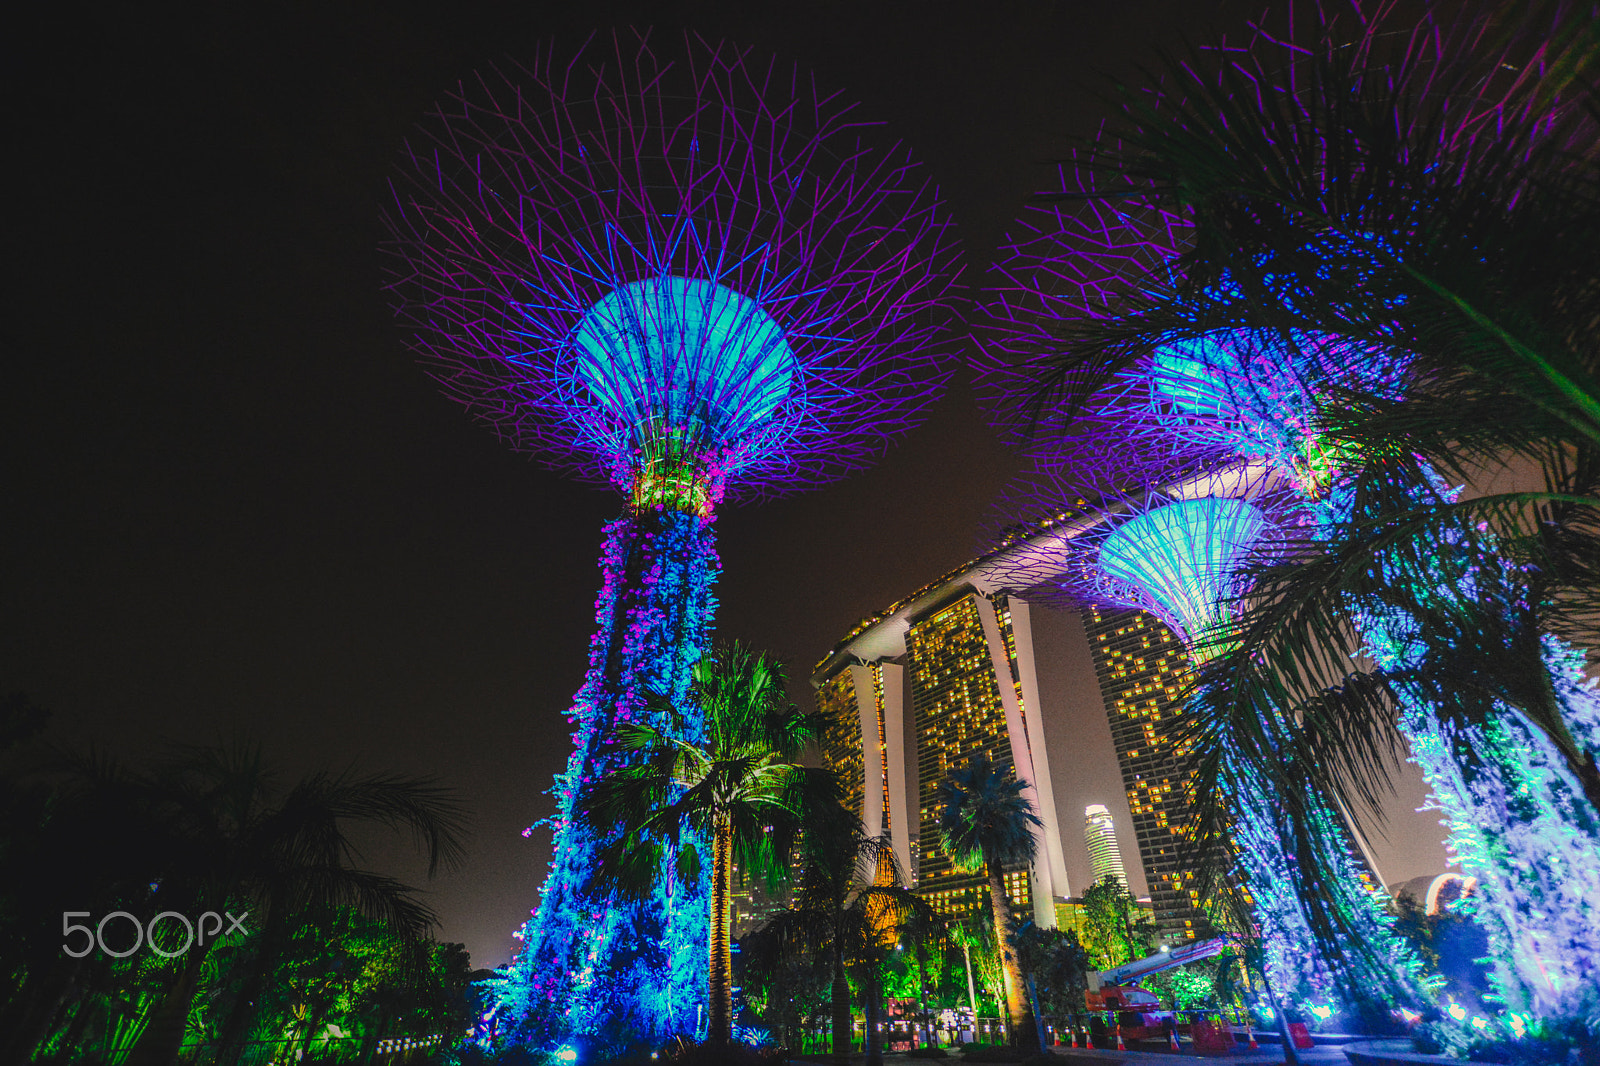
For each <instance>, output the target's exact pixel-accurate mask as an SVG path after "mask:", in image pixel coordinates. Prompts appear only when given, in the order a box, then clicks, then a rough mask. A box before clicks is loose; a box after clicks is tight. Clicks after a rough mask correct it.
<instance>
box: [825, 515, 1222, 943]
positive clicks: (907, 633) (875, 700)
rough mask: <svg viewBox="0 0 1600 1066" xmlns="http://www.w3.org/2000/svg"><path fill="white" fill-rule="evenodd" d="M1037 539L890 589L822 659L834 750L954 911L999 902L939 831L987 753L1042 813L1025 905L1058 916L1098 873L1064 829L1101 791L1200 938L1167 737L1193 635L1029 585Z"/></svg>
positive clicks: (1158, 887) (1160, 899) (1160, 920)
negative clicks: (1181, 636)
mask: <svg viewBox="0 0 1600 1066" xmlns="http://www.w3.org/2000/svg"><path fill="white" fill-rule="evenodd" d="M1048 536H1049V529H1048V527H1046V529H1045V534H1044V537H1046V538H1047V537H1048ZM1040 539H1041V536H1040V535H1039V534H1035V535H1034V536H1033V537H1030V538H1028V540H1026V541H1020V542H1018V543H1017V544H1014V545H1008V546H1006V547H1003V548H1001V549H999V550H997V551H995V552H993V553H991V554H990V555H987V556H984V557H983V558H981V559H979V560H976V561H975V562H973V563H970V564H968V565H966V566H964V567H962V568H960V569H959V570H956V571H953V572H952V573H950V574H947V575H945V576H944V577H941V578H939V579H938V580H936V581H934V582H932V583H930V584H928V585H926V586H924V587H923V588H921V589H919V590H917V591H916V592H914V593H912V594H911V595H910V596H907V597H906V598H905V599H903V600H900V601H899V602H897V603H894V604H891V605H890V606H889V607H887V608H885V609H884V610H883V611H882V612H880V613H879V614H877V615H874V616H873V617H871V618H868V619H865V620H863V621H862V622H861V623H860V624H859V625H857V626H856V628H855V629H854V630H853V631H852V632H851V633H849V634H848V635H847V636H846V637H845V638H844V639H843V640H842V641H840V642H839V644H838V645H837V646H835V648H834V649H833V650H832V651H831V652H830V653H829V654H828V655H827V657H826V658H824V659H823V660H822V661H821V662H820V663H818V664H817V667H816V669H815V671H814V672H813V675H812V684H813V685H814V686H815V688H816V690H817V705H818V708H819V710H821V711H823V712H824V714H825V715H827V717H828V718H829V720H830V727H829V731H828V733H827V735H826V737H825V741H824V745H823V755H824V760H825V762H826V763H827V764H828V765H830V766H832V767H833V768H834V769H835V770H838V771H839V772H840V773H841V775H842V776H843V778H844V780H845V782H846V789H847V794H848V798H849V802H850V804H851V805H852V807H853V808H854V809H855V810H856V811H857V812H858V813H859V814H860V816H861V818H862V821H863V822H864V823H865V825H866V828H867V831H868V832H869V833H873V834H875V835H879V834H882V835H887V836H888V837H889V839H890V841H891V843H892V845H893V848H894V852H895V855H896V857H897V858H898V860H899V862H900V866H901V868H902V871H903V876H904V878H905V881H906V883H907V886H908V887H911V888H913V889H914V890H915V891H916V892H917V893H918V894H919V895H921V896H923V897H924V898H925V899H927V900H928V901H929V902H931V903H932V904H933V905H934V907H935V908H936V909H938V910H939V911H941V912H942V913H945V914H949V915H952V916H955V915H960V914H963V913H967V912H969V911H971V910H973V909H975V908H977V907H980V906H986V905H987V889H986V887H985V885H984V884H983V881H982V878H981V875H979V874H975V873H964V872H961V871H959V870H957V869H955V868H954V867H953V865H952V864H951V862H950V859H949V857H948V856H947V855H946V854H945V853H944V851H943V849H942V848H941V847H940V846H939V840H938V810H937V805H938V791H939V785H940V783H941V782H942V781H943V780H944V778H945V776H946V775H947V774H948V773H949V771H950V769H951V768H952V767H958V766H960V765H962V764H963V763H965V762H966V761H967V760H968V759H969V758H971V757H972V756H973V755H974V754H977V753H979V752H982V753H984V754H986V755H988V757H989V759H990V760H991V761H992V762H993V763H995V764H996V765H997V766H1000V767H1003V768H1006V769H1010V770H1012V771H1014V772H1015V773H1016V775H1017V777H1018V779H1019V780H1020V781H1021V782H1022V784H1023V791H1024V794H1025V795H1026V796H1027V797H1028V799H1029V800H1030V801H1032V803H1033V804H1034V806H1035V808H1036V809H1037V810H1038V812H1039V816H1040V820H1041V822H1042V823H1043V824H1042V825H1041V826H1040V827H1039V828H1038V829H1037V830H1036V831H1035V834H1034V835H1035V843H1036V845H1037V848H1036V855H1037V857H1036V859H1035V861H1034V863H1033V865H1032V867H1031V868H1023V869H1013V870H1007V871H1006V872H1005V883H1006V888H1007V891H1008V893H1009V895H1010V898H1011V903H1012V906H1013V909H1014V913H1015V914H1016V915H1017V916H1018V917H1019V918H1031V919H1032V920H1033V921H1035V922H1036V923H1038V924H1039V925H1041V926H1044V927H1047V928H1048V927H1054V926H1055V925H1056V924H1057V919H1058V907H1063V906H1065V905H1067V904H1068V903H1069V900H1070V899H1071V897H1072V895H1073V891H1072V886H1071V884H1070V883H1069V877H1068V871H1069V868H1071V869H1075V870H1076V871H1077V875H1076V877H1075V878H1074V880H1076V881H1077V888H1078V890H1079V891H1081V890H1082V889H1084V888H1087V887H1088V885H1089V883H1090V882H1091V881H1092V880H1093V879H1094V877H1095V876H1097V875H1098V874H1099V872H1100V869H1099V862H1098V860H1096V861H1095V862H1093V863H1091V861H1090V854H1089V849H1078V848H1073V849H1072V850H1071V851H1069V850H1068V849H1067V847H1066V846H1065V841H1064V840H1063V836H1062V832H1061V827H1062V826H1063V825H1075V824H1076V822H1077V818H1078V817H1080V816H1081V815H1078V814H1075V813H1073V812H1082V811H1084V810H1085V807H1086V806H1087V805H1088V802H1089V801H1092V802H1094V803H1097V804H1098V805H1099V806H1101V807H1102V808H1103V809H1106V815H1107V818H1111V817H1113V816H1115V817H1116V819H1117V820H1118V821H1122V822H1123V824H1125V825H1132V826H1133V831H1134V837H1135V840H1136V841H1137V844H1138V851H1139V859H1140V868H1139V872H1140V873H1141V874H1142V875H1143V878H1144V879H1145V880H1146V881H1147V882H1148V884H1149V886H1150V890H1151V891H1150V895H1151V898H1152V901H1153V905H1154V916H1155V919H1156V923H1157V927H1158V929H1159V931H1160V934H1161V936H1162V939H1163V942H1164V943H1174V942H1178V941H1182V940H1185V939H1193V938H1195V937H1196V936H1198V935H1203V934H1204V932H1205V930H1206V929H1207V926H1206V924H1205V921H1204V917H1203V915H1202V914H1201V913H1200V911H1199V909H1198V906H1197V903H1196V900H1195V897H1194V895H1193V893H1192V886H1193V881H1194V874H1193V872H1192V871H1188V870H1184V869H1180V867H1179V862H1178V857H1179V848H1178V846H1177V844H1178V842H1177V838H1176V836H1175V833H1174V830H1173V828H1172V826H1171V824H1170V821H1172V820H1180V819H1175V818H1169V816H1170V815H1172V814H1173V813H1174V812H1173V811H1172V805H1173V804H1176V803H1178V802H1181V800H1180V797H1181V796H1182V794H1183V785H1184V783H1185V782H1184V781H1183V780H1181V779H1180V778H1179V777H1178V775H1177V771H1176V769H1175V766H1176V765H1177V760H1178V759H1179V758H1180V756H1181V754H1182V752H1180V751H1179V750H1177V748H1176V747H1174V746H1173V744H1172V742H1171V741H1169V740H1168V739H1167V737H1166V732H1167V729H1168V727H1169V726H1170V725H1171V723H1172V721H1173V719H1174V718H1175V716H1176V714H1177V712H1178V710H1179V708H1178V707H1177V705H1176V703H1175V696H1176V694H1177V692H1178V691H1179V690H1180V688H1181V684H1182V680H1183V677H1184V673H1185V671H1186V670H1187V660H1186V659H1185V658H1184V657H1183V652H1182V646H1181V645H1180V644H1179V643H1178V642H1177V641H1176V640H1174V639H1173V638H1172V637H1171V635H1170V634H1168V633H1167V631H1166V630H1165V629H1164V628H1163V627H1162V626H1161V624H1160V623H1159V622H1157V621H1156V620H1155V619H1153V618H1151V617H1150V616H1148V615H1144V614H1141V613H1138V612H1132V611H1127V612H1102V613H1096V612H1092V611H1086V612H1079V611H1075V610H1058V609H1055V608H1052V607H1048V606H1045V605H1043V604H1041V603H1038V602H1034V601H1031V600H1029V599H1028V598H1025V597H1024V596H1021V595H1019V594H1018V593H1017V591H1016V585H1017V574H1018V572H1019V565H1020V559H1021V557H1022V556H1024V555H1028V556H1030V557H1036V556H1037V553H1038V551H1039V549H1040V547H1041V545H1040V543H1039V541H1040ZM1108 727H1109V728H1108ZM1119 783H1120V789H1119ZM1119 792H1120V794H1119ZM1073 837H1074V838H1075V837H1076V834H1073ZM1111 854H1112V855H1115V854H1116V852H1115V850H1114V849H1113V850H1112V853H1111ZM1118 869H1120V864H1119V866H1118ZM1091 870H1093V873H1091ZM1122 877H1123V879H1124V880H1125V881H1127V880H1128V876H1127V873H1126V872H1124V873H1123V874H1122ZM1137 880H1138V879H1137V878H1135V879H1134V882H1135V885H1137Z"/></svg>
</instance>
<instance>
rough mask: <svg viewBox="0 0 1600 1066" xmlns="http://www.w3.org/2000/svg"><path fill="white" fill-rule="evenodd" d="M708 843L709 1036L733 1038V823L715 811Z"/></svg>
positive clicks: (713, 1039)
mask: <svg viewBox="0 0 1600 1066" xmlns="http://www.w3.org/2000/svg"><path fill="white" fill-rule="evenodd" d="M712 833H713V840H712V846H711V976H710V982H709V984H710V989H711V1010H710V1016H711V1017H710V1034H709V1036H710V1040H711V1042H712V1043H713V1044H727V1043H730V1042H732V1040H733V953H732V945H731V942H730V938H729V936H728V902H729V892H730V883H729V882H730V880H731V877H732V873H733V823H732V822H731V821H730V820H729V818H728V816H727V815H726V814H722V813H719V814H718V815H717V818H716V825H715V828H714V829H713V830H712Z"/></svg>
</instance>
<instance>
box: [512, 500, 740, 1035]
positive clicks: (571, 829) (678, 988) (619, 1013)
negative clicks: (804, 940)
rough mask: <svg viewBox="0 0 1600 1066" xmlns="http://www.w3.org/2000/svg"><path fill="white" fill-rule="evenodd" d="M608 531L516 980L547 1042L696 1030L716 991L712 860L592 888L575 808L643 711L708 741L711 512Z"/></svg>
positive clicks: (666, 513) (656, 515)
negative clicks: (631, 892) (705, 690)
mask: <svg viewBox="0 0 1600 1066" xmlns="http://www.w3.org/2000/svg"><path fill="white" fill-rule="evenodd" d="M605 533H606V536H605V544H604V549H603V554H602V557H601V569H602V572H603V574H604V585H603V586H602V588H601V591H600V596H599V599H598V600H597V601H596V605H595V620H596V622H597V623H598V625H599V628H598V630H597V632H596V633H595V636H594V639H593V641H592V642H591V643H590V649H589V672H588V675H587V677H586V678H585V681H584V685H583V688H582V689H580V690H579V692H578V696H577V699H576V701H575V703H574V706H573V709H572V720H573V721H575V722H576V724H577V726H578V729H577V732H576V734H575V736H574V741H575V743H574V750H573V753H572V757H571V758H570V759H569V760H568V763H567V770H566V773H565V774H563V775H561V776H560V777H558V778H557V783H556V799H557V802H558V814H557V816H556V817H555V819H554V820H553V822H554V827H555V858H554V860H553V862H552V864H551V870H550V875H549V878H548V880H547V881H546V882H545V887H544V893H543V896H542V898H541V900H540V904H539V909H538V911H536V912H535V914H534V917H533V919H532V920H531V921H529V922H528V923H527V924H526V925H525V926H524V927H523V929H522V933H521V937H522V940H523V949H522V951H521V953H520V955H519V956H518V958H517V960H516V962H515V963H514V964H513V973H512V974H511V975H510V980H509V982H508V984H509V985H510V986H511V987H510V988H509V989H507V990H506V991H507V992H508V993H510V994H509V996H508V997H507V999H506V1001H507V1002H508V1003H510V1004H512V1005H513V1009H514V1010H516V1012H517V1013H518V1014H520V1015H521V1016H520V1017H519V1018H517V1019H516V1020H515V1024H516V1026H517V1027H518V1029H519V1030H520V1031H521V1032H522V1033H523V1034H524V1035H525V1036H527V1037H531V1038H534V1039H538V1040H541V1041H548V1040H550V1039H555V1038H559V1037H561V1036H563V1035H565V1034H568V1033H591V1034H603V1035H605V1036H607V1037H611V1038H615V1037H619V1036H625V1035H626V1034H630V1033H631V1034H633V1035H634V1036H635V1037H639V1038H645V1039H659V1038H663V1037H666V1036H668V1035H671V1034H675V1033H686V1034H692V1033H693V1032H694V1030H695V1029H696V1027H697V1024H698V1023H697V1017H698V1007H699V1005H700V1004H703V1003H704V1002H705V997H706V991H707V988H706V978H707V971H706V967H705V965H704V964H703V962H702V959H703V956H701V955H700V951H701V950H702V948H701V945H704V944H706V943H707V942H708V935H709V930H708V926H707V907H708V894H709V884H708V881H709V871H705V870H702V871H701V873H700V875H699V876H697V877H694V878H685V877H682V876H681V875H679V874H678V873H677V872H676V871H674V872H673V873H672V874H671V876H669V877H666V878H663V879H662V880H661V881H660V882H659V883H658V885H657V887H656V889H655V892H654V894H653V895H652V897H651V898H649V899H647V900H645V901H643V902H639V903H623V902H619V901H616V900H612V899H610V898H609V896H608V894H606V893H603V892H595V891H594V890H593V889H592V888H591V879H592V877H593V875H594V871H595V865H594V859H593V856H594V853H595V850H596V849H597V847H598V846H599V845H600V843H601V841H600V840H599V839H597V838H596V837H595V836H594V835H593V834H592V833H591V832H590V831H589V830H588V829H587V828H586V827H585V826H584V825H583V824H582V823H581V822H580V821H578V820H576V819H575V818H574V816H573V813H574V804H575V802H576V799H577V797H578V794H579V792H580V791H581V790H582V789H583V787H584V786H586V785H588V784H590V783H591V782H593V781H596V780H598V779H599V778H600V777H602V776H604V775H605V774H607V773H609V772H611V771H612V770H614V769H616V768H617V767H618V766H620V765H622V760H623V759H626V758H629V757H630V756H629V755H627V754H626V753H619V752H617V751H616V750H614V749H608V748H606V747H605V739H606V736H607V734H608V733H609V732H610V730H611V728H612V727H613V726H614V725H616V724H618V723H622V722H628V721H643V722H647V723H648V724H650V725H653V726H655V727H657V728H660V729H663V730H665V731H669V732H671V733H674V734H676V735H680V736H682V737H683V738H684V739H686V740H691V741H699V740H702V739H703V737H702V736H701V733H702V732H703V722H701V721H700V720H699V718H698V717H697V716H696V715H695V714H694V713H692V709H691V707H690V705H689V704H688V702H687V695H688V689H689V675H690V670H691V669H692V667H693V665H694V664H695V663H696V662H697V661H699V659H700V658H701V656H702V655H703V654H704V653H705V651H706V649H707V647H708V645H709V641H710V625H711V617H712V613H713V611H714V610H715V605H716V601H715V597H714V596H713V595H712V593H711V586H712V583H713V582H714V581H715V580H716V578H717V575H718V572H719V567H718V562H717V555H716V551H715V547H714V540H715V538H714V535H713V527H712V521H711V519H710V518H704V517H701V516H699V515H696V514H691V513H685V512H680V511H671V510H665V509H648V510H646V511H645V512H643V513H642V514H629V515H625V516H623V517H622V518H619V519H617V520H616V521H615V522H612V523H611V524H610V525H608V526H607V527H606V531H605ZM650 692H657V693H662V694H665V695H667V696H669V697H670V698H671V699H672V702H673V704H674V705H675V706H676V707H677V708H678V710H679V712H680V714H681V716H682V720H681V721H680V722H678V723H674V722H668V721H653V720H650V719H649V718H648V713H649V712H648V711H647V695H648V693H650ZM680 949H681V950H680ZM502 994H503V995H505V993H502Z"/></svg>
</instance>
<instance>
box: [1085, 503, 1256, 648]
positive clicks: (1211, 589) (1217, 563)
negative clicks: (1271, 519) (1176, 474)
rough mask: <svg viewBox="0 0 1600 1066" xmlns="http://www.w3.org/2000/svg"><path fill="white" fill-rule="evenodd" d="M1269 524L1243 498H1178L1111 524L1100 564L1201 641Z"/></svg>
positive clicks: (1171, 623) (1217, 617) (1193, 640)
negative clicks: (1115, 524) (1114, 527)
mask: <svg viewBox="0 0 1600 1066" xmlns="http://www.w3.org/2000/svg"><path fill="white" fill-rule="evenodd" d="M1268 525H1269V523H1268V522H1267V519H1266V516H1265V515H1263V514H1262V513H1261V512H1260V511H1259V510H1258V509H1257V508H1256V507H1255V506H1254V505H1253V504H1250V503H1247V502H1245V501H1244V500H1233V499H1226V498H1223V497H1217V496H1206V497H1203V498H1201V499H1198V500H1180V501H1178V502H1175V503H1170V504H1167V505H1166V506H1164V507H1158V508H1155V509H1154V510H1150V511H1146V512H1145V513H1144V514H1141V515H1137V516H1135V517H1133V518H1130V519H1129V520H1128V521H1126V522H1124V523H1123V524H1122V525H1120V526H1118V527H1117V528H1116V529H1115V530H1114V531H1112V533H1111V535H1110V536H1108V537H1106V539H1105V540H1104V542H1102V543H1101V545H1100V559H1099V562H1100V569H1101V570H1102V571H1104V572H1105V573H1107V574H1109V575H1110V576H1111V577H1114V578H1117V579H1119V580H1122V581H1126V582H1127V583H1128V584H1130V585H1133V586H1134V587H1135V588H1137V589H1139V590H1141V591H1142V592H1144V594H1145V595H1146V596H1148V597H1149V598H1150V600H1151V601H1153V602H1151V603H1150V604H1149V605H1148V606H1149V609H1151V610H1153V611H1155V612H1156V613H1158V614H1160V615H1161V616H1162V620H1163V621H1166V622H1168V624H1170V625H1173V626H1174V627H1175V628H1178V629H1181V630H1182V631H1183V632H1184V633H1186V634H1187V635H1188V637H1189V639H1190V641H1191V642H1195V641H1199V640H1200V639H1201V638H1202V636H1203V635H1204V634H1205V633H1207V632H1208V631H1209V630H1211V629H1213V628H1214V627H1215V625H1216V623H1217V622H1218V621H1220V620H1221V617H1222V612H1223V611H1224V610H1225V609H1226V603H1227V600H1228V599H1229V597H1230V594H1231V592H1232V584H1233V578H1234V574H1235V572H1236V571H1237V570H1238V569H1239V565H1240V563H1242V562H1243V561H1244V558H1245V556H1246V555H1247V554H1248V553H1249V551H1250V549H1251V548H1252V546H1253V545H1254V544H1255V543H1256V542H1257V541H1258V540H1259V539H1260V537H1261V535H1262V534H1263V533H1264V532H1266V530H1267V528H1268Z"/></svg>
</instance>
